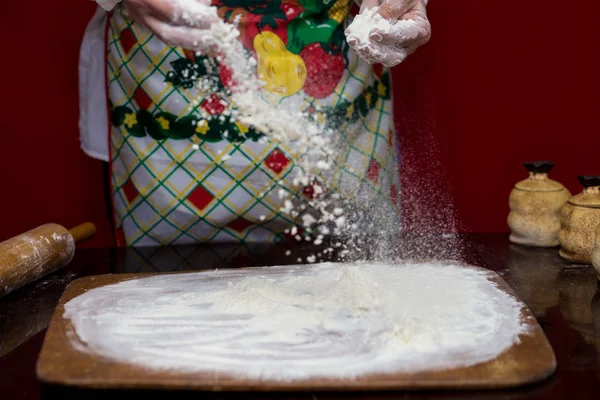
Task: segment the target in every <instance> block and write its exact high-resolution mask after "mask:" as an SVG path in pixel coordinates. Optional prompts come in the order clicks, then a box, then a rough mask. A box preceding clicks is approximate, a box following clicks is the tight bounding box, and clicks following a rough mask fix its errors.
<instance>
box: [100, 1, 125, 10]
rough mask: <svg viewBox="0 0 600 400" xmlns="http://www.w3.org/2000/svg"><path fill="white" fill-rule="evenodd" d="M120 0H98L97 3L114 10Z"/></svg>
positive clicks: (106, 8)
mask: <svg viewBox="0 0 600 400" xmlns="http://www.w3.org/2000/svg"><path fill="white" fill-rule="evenodd" d="M120 2H121V0H96V3H98V5H99V6H100V7H102V8H104V9H105V10H106V11H110V10H112V9H113V8H115V6H116V5H117V4H119V3H120Z"/></svg>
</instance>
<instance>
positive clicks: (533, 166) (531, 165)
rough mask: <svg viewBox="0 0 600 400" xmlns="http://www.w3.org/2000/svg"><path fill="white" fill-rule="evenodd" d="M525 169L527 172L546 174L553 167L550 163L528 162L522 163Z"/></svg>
mask: <svg viewBox="0 0 600 400" xmlns="http://www.w3.org/2000/svg"><path fill="white" fill-rule="evenodd" d="M523 165H524V166H525V169H527V171H529V172H535V173H538V174H547V173H548V172H550V171H551V170H552V167H554V163H553V162H552V161H530V162H525V163H523Z"/></svg>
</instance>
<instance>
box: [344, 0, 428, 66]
mask: <svg viewBox="0 0 600 400" xmlns="http://www.w3.org/2000/svg"><path fill="white" fill-rule="evenodd" d="M426 3H427V2H426V1H425V0H363V2H362V5H361V10H360V14H359V15H358V16H357V17H356V18H355V19H354V21H353V22H352V24H350V25H349V26H348V28H347V29H346V38H347V40H348V44H349V45H350V47H352V49H353V50H354V51H355V52H356V53H357V54H358V56H359V57H360V58H362V59H363V60H365V61H367V62H368V63H370V64H377V63H381V64H383V65H385V66H386V67H393V66H395V65H398V64H400V63H401V62H402V61H404V60H405V59H406V57H408V56H409V55H410V54H412V53H414V52H415V51H416V50H417V48H419V47H420V46H422V45H424V44H425V43H427V42H428V41H429V38H430V37H431V25H430V24H429V20H428V19H427V8H426Z"/></svg>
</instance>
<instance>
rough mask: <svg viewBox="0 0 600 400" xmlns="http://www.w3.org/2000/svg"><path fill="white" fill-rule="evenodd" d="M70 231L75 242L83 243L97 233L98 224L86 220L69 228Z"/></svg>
mask: <svg viewBox="0 0 600 400" xmlns="http://www.w3.org/2000/svg"><path fill="white" fill-rule="evenodd" d="M69 233H70V234H71V236H73V240H75V243H81V242H84V241H86V240H88V239H89V238H91V237H92V236H94V235H95V234H96V226H95V225H94V224H92V223H91V222H86V223H84V224H81V225H79V226H76V227H75V228H73V229H69Z"/></svg>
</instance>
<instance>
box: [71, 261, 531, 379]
mask: <svg viewBox="0 0 600 400" xmlns="http://www.w3.org/2000/svg"><path fill="white" fill-rule="evenodd" d="M491 276H492V273H491V272H487V271H484V270H480V269H475V268H470V267H463V266H455V265H442V264H404V265H400V264H396V265H395V264H386V263H354V264H335V263H327V264H318V265H313V266H286V267H270V268H252V269H241V270H218V271H214V272H206V273H192V274H181V275H167V276H154V277H148V278H141V279H135V280H130V281H126V282H122V283H118V284H114V285H109V286H104V287H100V288H96V289H92V290H90V291H88V292H86V293H84V294H82V295H81V296H79V297H76V298H75V299H73V300H71V301H69V302H68V303H67V304H66V305H65V314H64V316H65V318H67V319H69V320H70V321H71V328H70V329H71V330H70V338H71V343H72V344H73V346H75V347H76V348H77V349H78V350H79V351H84V352H89V353H92V354H96V355H101V356H103V357H108V358H109V359H112V360H115V361H118V362H123V363H131V364H135V365H138V366H142V367H146V368H150V369H160V370H172V371H178V372H198V373H202V372H204V373H220V374H223V375H235V376H245V377H248V378H255V379H275V380H303V379H308V378H314V377H322V378H344V377H346V378H347V377H356V376H362V375H369V374H375V373H397V372H418V371H426V370H427V371H430V370H443V369H452V368H458V367H466V366H471V365H475V364H479V363H483V362H486V361H489V360H492V359H494V358H496V357H497V356H499V355H500V354H501V353H502V352H503V351H505V350H508V349H509V348H510V347H511V346H512V345H513V344H515V343H518V341H519V335H521V334H527V332H524V328H523V327H522V324H521V322H522V321H521V320H522V315H521V309H522V307H523V304H521V303H520V302H518V301H517V300H515V299H514V298H513V297H511V296H510V295H508V294H506V293H505V292H504V291H502V290H500V289H498V288H497V287H496V285H495V284H494V283H493V282H491V281H490V278H491Z"/></svg>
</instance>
